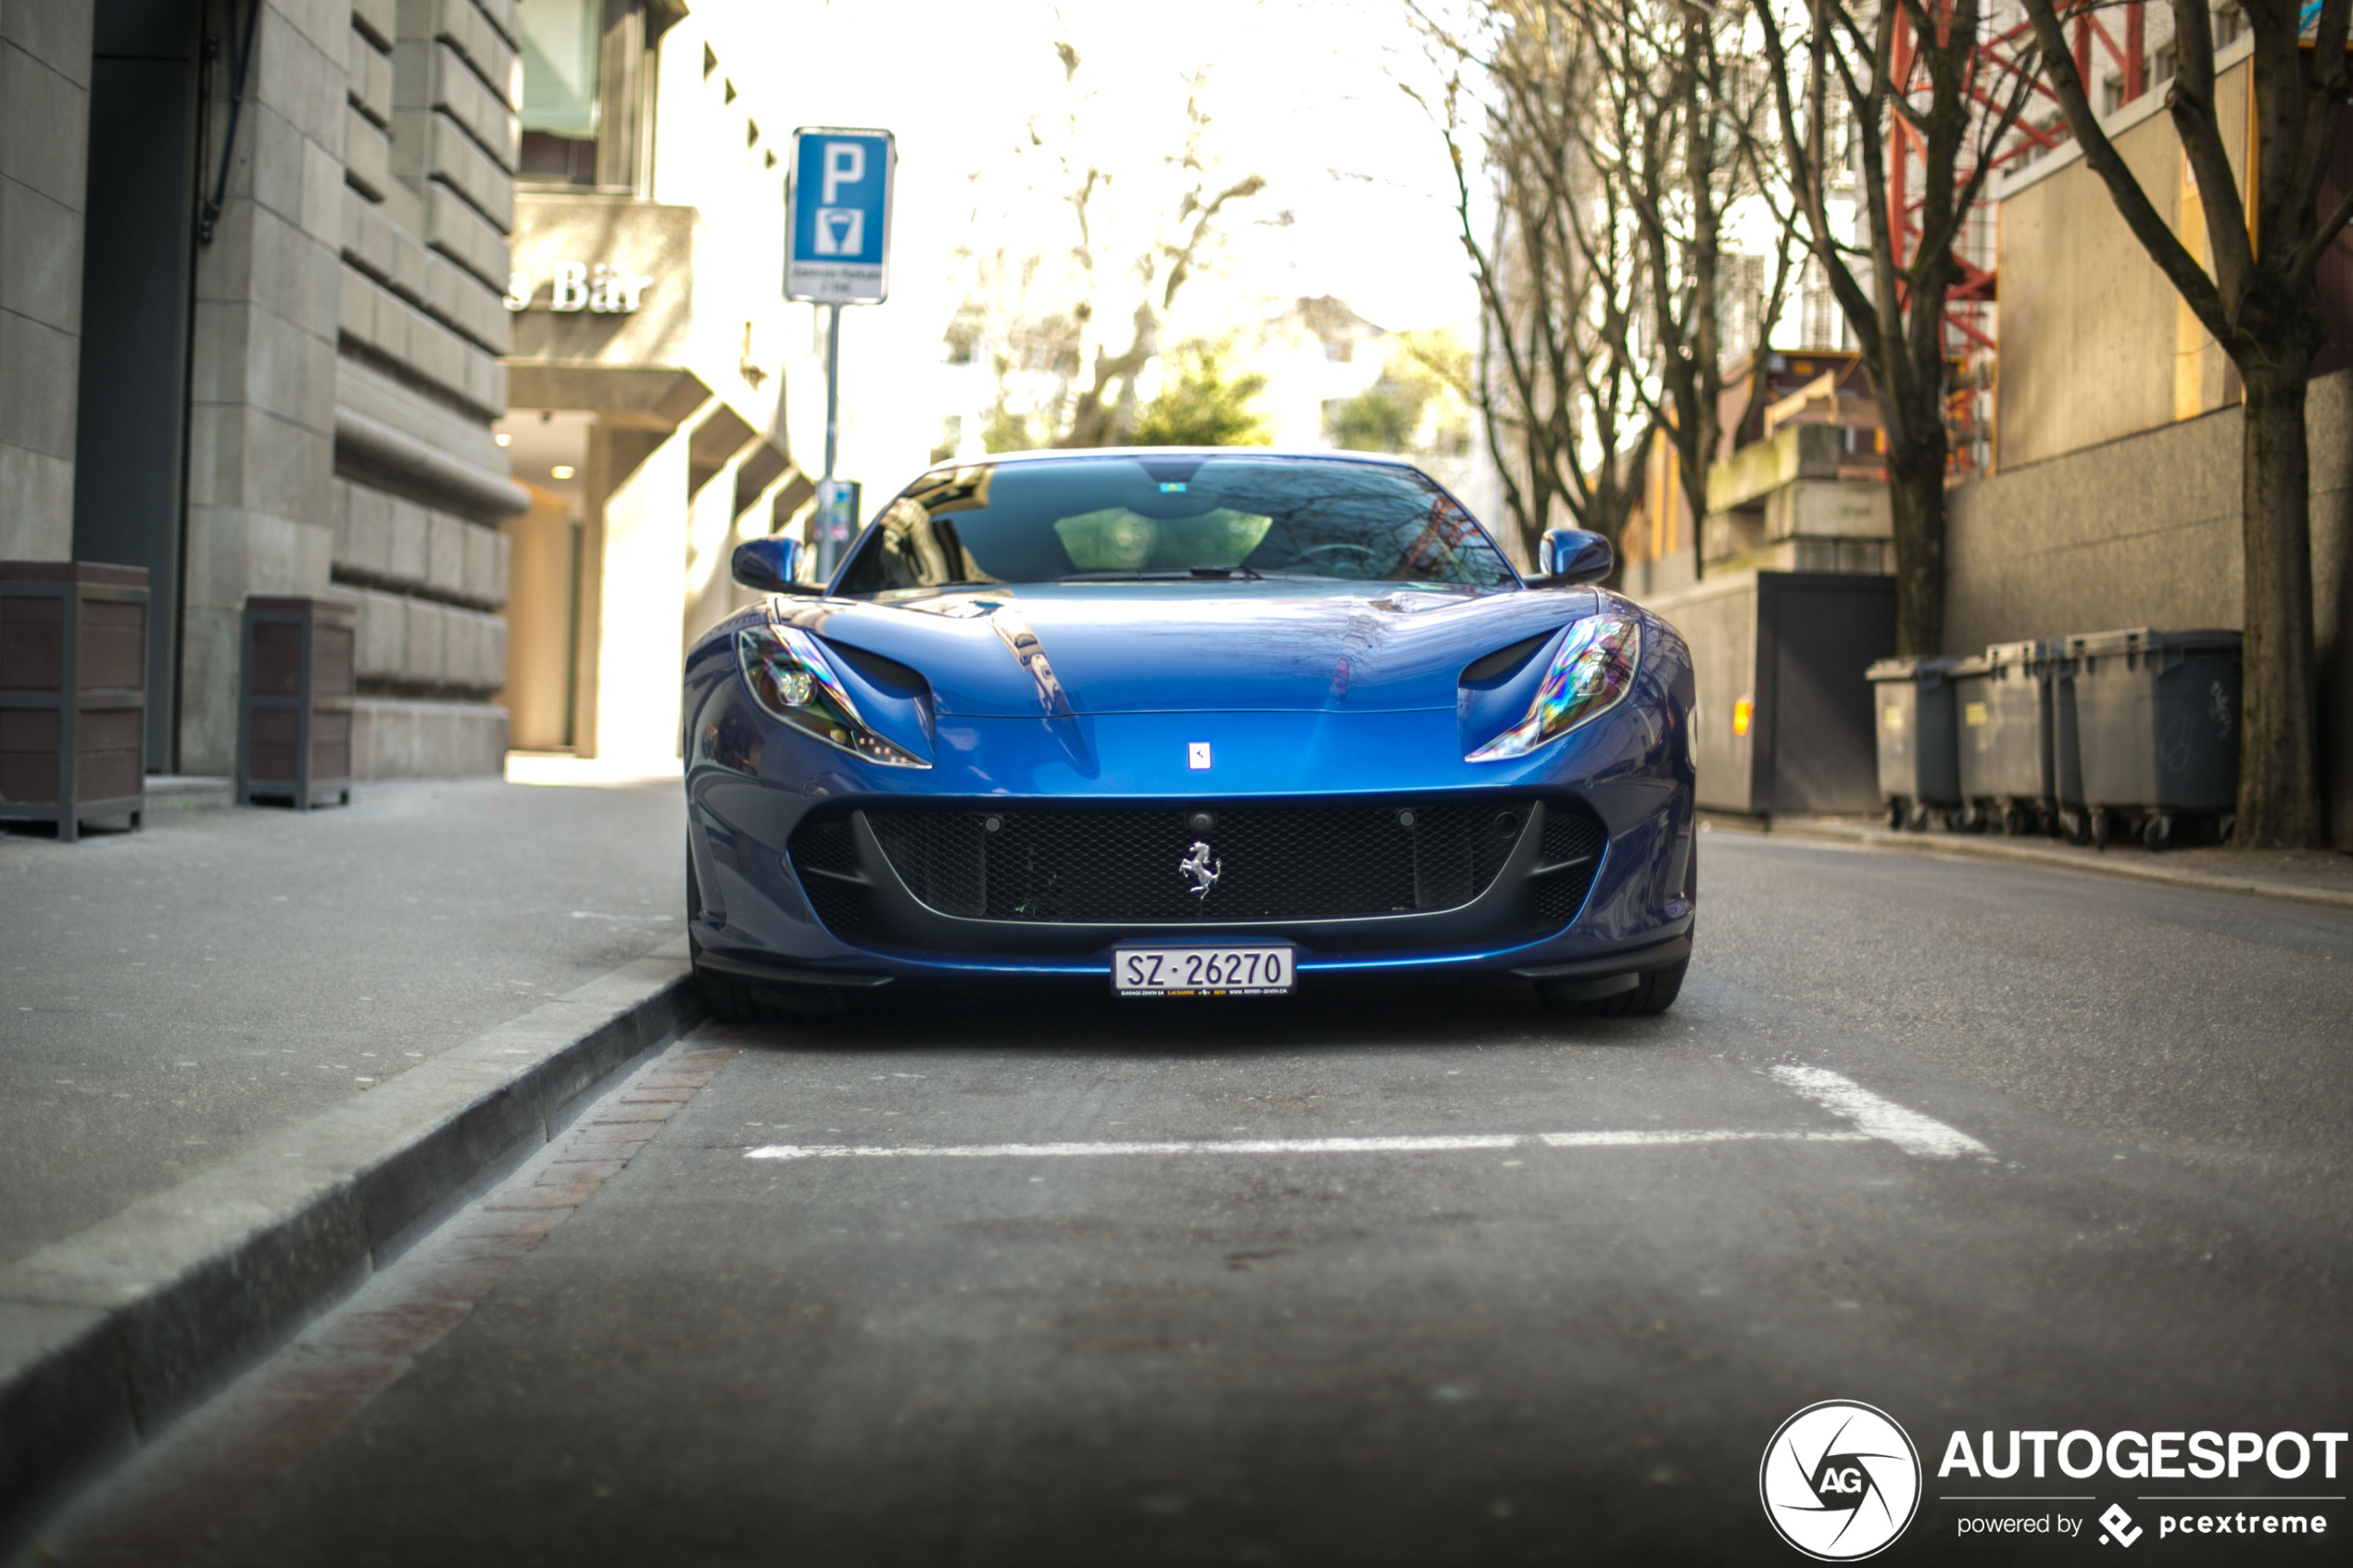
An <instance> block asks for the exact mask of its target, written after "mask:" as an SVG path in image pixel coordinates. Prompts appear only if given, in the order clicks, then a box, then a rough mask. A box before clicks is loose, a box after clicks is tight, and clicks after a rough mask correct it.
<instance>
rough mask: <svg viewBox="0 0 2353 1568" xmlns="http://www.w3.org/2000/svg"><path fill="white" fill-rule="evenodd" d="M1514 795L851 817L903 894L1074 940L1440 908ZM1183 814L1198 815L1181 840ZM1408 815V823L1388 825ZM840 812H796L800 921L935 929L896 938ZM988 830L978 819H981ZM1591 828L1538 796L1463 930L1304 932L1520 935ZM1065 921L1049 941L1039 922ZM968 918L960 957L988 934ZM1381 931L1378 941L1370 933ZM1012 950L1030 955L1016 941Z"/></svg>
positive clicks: (1591, 861)
mask: <svg viewBox="0 0 2353 1568" xmlns="http://www.w3.org/2000/svg"><path fill="white" fill-rule="evenodd" d="M1196 809H1207V810H1210V811H1212V812H1213V813H1214V816H1215V818H1216V822H1215V825H1214V827H1213V828H1211V829H1210V831H1209V832H1207V833H1205V834H1196V833H1195V832H1194V831H1193V829H1192V828H1191V827H1190V826H1189V823H1188V820H1187V819H1188V818H1189V817H1190V816H1191V815H1192V814H1193V812H1194V811H1195V810H1196ZM1531 809H1533V807H1532V803H1531V802H1529V801H1526V800H1496V799H1492V798H1490V799H1485V800H1470V801H1466V800H1459V799H1456V800H1439V801H1434V802H1424V801H1413V802H1394V801H1392V802H1390V803H1387V804H1382V805H1353V804H1352V805H1307V806H1257V805H1250V806H1234V807H1226V806H1217V805H1214V804H1213V805H1208V806H1205V807H1199V808H1196V807H1167V806H1152V807H1110V808H1096V807H1086V806H1044V807H1038V806H1012V807H1003V808H994V809H989V808H970V809H967V808H952V809H941V808H931V809H925V808H920V807H918V808H912V809H909V808H899V809H887V810H885V809H868V810H867V811H865V812H864V813H863V815H864V817H865V819H866V822H867V824H868V825H869V826H871V827H872V829H873V830H874V834H875V842H876V843H878V844H879V845H880V847H881V848H882V852H883V855H884V857H885V858H886V859H887V860H888V861H889V863H890V869H891V870H892V871H893V872H896V873H897V875H898V878H899V880H900V881H901V882H903V883H904V884H906V886H907V889H908V891H909V892H911V893H912V894H913V895H914V897H916V898H917V899H918V900H920V901H921V902H922V903H924V904H925V905H927V906H929V907H930V908H931V909H935V910H937V911H938V912H939V913H941V914H944V915H950V916H953V917H957V918H959V919H963V920H970V921H988V922H1008V923H1011V924H1014V925H1031V926H1034V927H1038V928H1041V929H1038V930H1037V931H1036V933H1035V935H1033V936H1030V937H1025V938H1022V939H1021V940H1022V942H1023V943H1024V944H1027V945H1033V946H1034V944H1036V943H1039V942H1043V943H1045V944H1047V947H1040V948H1036V950H1038V951H1044V950H1047V948H1048V947H1053V948H1054V950H1063V948H1059V947H1054V945H1055V944H1057V943H1062V944H1064V946H1065V947H1067V944H1069V943H1072V942H1076V944H1078V945H1077V946H1076V947H1068V948H1067V950H1069V951H1073V952H1077V951H1091V950H1092V949H1093V947H1094V945H1095V944H1097V943H1099V942H1100V941H1101V935H1100V934H1098V935H1085V931H1086V929H1087V928H1092V927H1101V926H1114V927H1116V926H1131V927H1133V926H1146V925H1189V924H1192V925H1218V924H1253V925H1261V926H1264V925H1267V924H1276V923H1280V922H1299V921H1316V922H1347V921H1359V920H1367V919H1374V920H1378V919H1380V918H1381V917H1388V916H1401V915H1441V913H1442V911H1447V910H1459V909H1462V908H1463V907H1464V906H1466V905H1469V904H1472V903H1473V902H1474V901H1476V900H1478V898H1479V897H1480V896H1481V895H1483V894H1485V893H1487V892H1488V891H1489V890H1490V888H1491V887H1492V886H1493V884H1494V883H1495V880H1496V877H1497V876H1498V874H1499V873H1500V872H1502V870H1503V867H1504V861H1505V860H1506V859H1508V858H1509V857H1510V855H1511V853H1512V851H1513V848H1514V847H1515V846H1516V844H1517V843H1518V841H1519V838H1520V836H1521V834H1523V832H1524V831H1526V829H1527V827H1528V819H1529V812H1530V811H1531ZM1407 813H1410V815H1411V825H1410V826H1408V825H1407V823H1406V821H1405V817H1406V814H1407ZM853 822H854V819H853V818H852V817H850V816H847V815H832V814H828V815H825V816H823V817H812V819H810V820H809V821H807V822H803V823H802V824H801V826H800V827H799V830H798V831H797V832H796V833H795V834H793V836H792V840H791V843H790V845H789V852H790V855H791V859H792V863H793V866H794V869H795V870H796V872H798V873H799V880H800V884H801V885H802V887H803V888H805V889H806V890H807V892H808V895H809V901H810V904H811V906H812V908H813V909H814V910H815V912H816V914H817V918H818V919H819V920H821V921H823V922H824V924H825V926H826V927H827V929H829V930H831V931H832V932H833V933H834V934H835V935H837V936H840V937H842V938H844V939H846V940H849V941H854V942H866V943H880V944H883V945H886V946H889V945H894V944H895V943H896V942H899V941H905V942H910V943H915V944H919V945H920V944H930V943H935V942H937V941H938V940H940V939H941V938H942V936H943V935H944V934H943V933H941V932H939V931H937V930H936V929H930V928H926V929H925V931H922V932H918V931H915V930H912V929H911V930H909V931H906V932H903V933H901V932H900V931H899V929H898V925H899V921H900V917H899V916H897V915H894V914H892V913H891V912H890V909H891V908H892V904H891V900H890V899H889V898H886V897H883V896H882V895H881V890H880V889H878V888H876V887H875V886H874V885H873V884H870V883H869V882H868V881H867V879H866V876H865V874H864V873H863V872H862V871H861V868H860V866H859V863H858V850H857V836H856V833H855V830H854V826H853ZM992 824H993V825H992ZM1606 837H1607V835H1606V834H1605V832H1604V829H1603V827H1602V824H1601V823H1600V822H1598V821H1597V820H1596V819H1595V818H1594V817H1593V816H1592V813H1591V812H1590V811H1588V810H1587V809H1585V808H1584V807H1582V806H1581V805H1579V804H1577V803H1576V802H1573V801H1568V800H1552V801H1549V802H1548V803H1547V804H1546V807H1545V815H1544V826H1543V832H1542V836H1541V840H1540V846H1539V849H1538V854H1537V857H1536V865H1537V866H1538V867H1540V868H1541V867H1557V868H1559V869H1556V870H1551V871H1546V872H1540V874H1536V875H1534V876H1533V877H1532V878H1531V880H1529V882H1527V883H1525V884H1520V889H1519V890H1518V891H1516V892H1515V893H1514V894H1513V896H1512V897H1509V898H1507V899H1504V900H1503V901H1502V902H1500V903H1498V904H1495V905H1494V906H1493V907H1491V908H1483V910H1482V912H1480V913H1478V914H1476V915H1472V916H1468V917H1464V916H1446V917H1444V918H1446V919H1453V920H1460V919H1463V918H1469V919H1471V920H1473V921H1474V922H1475V925H1474V926H1473V927H1469V928H1465V930H1464V931H1463V932H1461V933H1454V932H1453V929H1452V928H1451V927H1447V928H1443V929H1445V930H1447V931H1448V932H1449V933H1450V934H1449V935H1445V936H1442V937H1441V936H1439V935H1438V931H1439V930H1440V929H1441V928H1435V927H1425V926H1423V925H1422V924H1421V923H1420V922H1412V923H1411V924H1410V925H1404V926H1398V927H1394V928H1390V927H1388V926H1385V925H1384V926H1382V927H1379V928H1365V927H1355V928H1338V927H1336V928H1334V929H1333V930H1331V931H1330V932H1328V933H1327V935H1322V936H1318V937H1315V938H1313V940H1315V942H1317V943H1318V944H1319V945H1324V944H1329V945H1330V946H1331V947H1332V949H1333V950H1335V951H1340V950H1356V949H1370V948H1378V947H1387V946H1390V945H1393V944H1395V943H1399V942H1403V943H1406V944H1408V945H1413V944H1419V943H1427V942H1428V941H1431V940H1433V939H1436V940H1442V941H1453V940H1456V939H1458V938H1460V937H1465V936H1467V935H1470V934H1471V933H1472V932H1473V931H1475V932H1476V934H1477V935H1478V938H1479V939H1488V938H1493V939H1504V938H1510V937H1518V938H1523V939H1524V938H1532V937H1534V936H1537V935H1541V933H1542V932H1543V931H1546V930H1558V929H1559V928H1561V927H1562V926H1564V925H1567V923H1569V922H1571V921H1573V920H1575V919H1576V918H1577V914H1578V911H1579V909H1582V908H1583V906H1584V902H1585V898H1586V896H1587V894H1588V893H1589V891H1590V890H1591V888H1592V884H1593V879H1594V876H1595V873H1596V872H1598V871H1599V869H1600V864H1601V856H1602V851H1603V849H1604V846H1605V841H1606ZM1197 839H1198V840H1200V841H1202V842H1204V843H1206V844H1208V845H1209V847H1210V854H1211V857H1212V859H1213V862H1214V865H1215V867H1216V869H1217V872H1218V875H1217V880H1216V882H1215V883H1214V884H1213V885H1212V887H1211V889H1210V892H1209V893H1208V895H1207V896H1206V897H1202V898H1196V897H1193V896H1192V895H1191V893H1190V892H1189V885H1190V884H1189V879H1188V878H1187V877H1186V876H1185V875H1183V874H1182V873H1181V872H1179V870H1178V867H1179V864H1180V863H1181V862H1182V861H1183V860H1185V859H1186V858H1187V857H1188V855H1189V851H1190V849H1191V847H1192V845H1193V844H1194V842H1195V841H1196V840H1197ZM1056 926H1063V927H1076V928H1078V929H1075V930H1072V931H1070V932H1068V934H1067V935H1063V936H1057V935H1053V934H1052V933H1051V932H1050V931H1049V930H1046V929H1042V928H1047V927H1056ZM986 929H987V928H985V927H975V928H974V931H973V934H972V935H971V937H970V938H969V941H971V942H972V943H974V944H975V945H976V946H975V950H994V947H995V946H996V945H997V944H998V943H999V942H1000V941H1001V938H993V937H989V936H987V935H983V933H984V932H985V931H986ZM1390 932H1393V935H1382V933H1390ZM1022 950H1031V947H1030V946H1025V947H1023V949H1022Z"/></svg>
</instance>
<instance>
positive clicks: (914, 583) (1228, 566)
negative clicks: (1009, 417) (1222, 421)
mask: <svg viewBox="0 0 2353 1568" xmlns="http://www.w3.org/2000/svg"><path fill="white" fill-rule="evenodd" d="M877 521H878V522H879V527H878V529H877V530H876V532H875V534H874V535H873V536H872V537H870V538H868V539H867V540H866V542H865V544H864V545H863V546H862V547H861V548H860V550H859V552H858V555H857V558H855V559H854V560H853V561H852V562H851V564H850V569H849V574H848V576H847V577H846V578H845V579H844V580H843V583H842V591H843V592H845V593H850V594H884V593H889V592H891V591H893V590H895V589H923V588H937V587H943V586H947V585H950V584H956V583H1055V582H1063V581H1067V580H1070V579H1074V578H1076V579H1078V580H1081V581H1119V580H1123V579H1139V580H1151V579H1155V578H1162V577H1166V578H1171V579H1183V578H1187V577H1190V576H1193V575H1196V574H1200V575H1207V576H1212V577H1214V576H1219V575H1225V574H1232V575H1236V576H1253V575H1254V576H1262V577H1322V578H1341V579H1348V580H1353V581H1361V582H1379V583H1470V584H1474V585H1477V586H1481V587H1494V586H1501V585H1503V584H1505V583H1511V582H1512V581H1513V577H1512V572H1511V569H1510V567H1508V566H1507V565H1505V564H1504V558H1503V557H1502V556H1501V555H1500V554H1499V553H1497V551H1496V549H1495V547H1494V546H1493V545H1491V544H1490V543H1489V542H1488V540H1487V537H1486V535H1485V534H1484V533H1480V532H1479V528H1478V524H1477V523H1475V522H1473V521H1471V518H1470V515H1469V514H1468V513H1467V512H1466V511H1464V510H1463V509H1462V508H1460V507H1458V506H1456V505H1455V504H1454V502H1453V500H1452V499H1451V498H1449V497H1448V496H1447V495H1446V493H1445V492H1444V491H1442V490H1441V489H1439V488H1438V487H1437V486H1436V485H1435V484H1433V483H1430V482H1429V481H1428V479H1426V478H1424V477H1423V476H1422V475H1420V474H1418V473H1416V472H1415V471H1414V470H1411V469H1407V468H1401V467H1395V466H1391V465H1389V464H1385V463H1356V462H1344V461H1338V460H1327V459H1321V458H1270V457H1259V456H1253V457H1233V458H1225V457H1215V458H1200V457H1178V456H1175V455H1171V456H1169V457H1165V458H1162V457H1138V458H1067V459H1056V460H1051V461H1038V462H1020V463H982V464H975V465H973V466H971V467H969V468H961V469H954V470H937V471H935V472H932V473H929V474H925V476H924V477H923V478H922V479H920V480H918V481H916V482H915V483H914V484H913V485H912V486H911V487H910V488H909V489H908V490H907V491H906V493H905V494H903V495H900V497H899V498H898V499H897V500H895V501H893V502H892V503H891V504H890V505H889V506H888V507H887V508H884V511H883V513H882V516H881V517H880V518H879V519H878V520H877Z"/></svg>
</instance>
